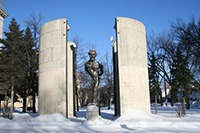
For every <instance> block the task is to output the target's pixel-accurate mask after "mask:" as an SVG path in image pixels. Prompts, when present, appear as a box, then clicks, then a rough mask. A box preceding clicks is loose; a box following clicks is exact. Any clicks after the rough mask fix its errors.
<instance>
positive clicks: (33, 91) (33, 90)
mask: <svg viewBox="0 0 200 133" xmlns="http://www.w3.org/2000/svg"><path fill="white" fill-rule="evenodd" d="M35 75H36V74H35V73H33V79H32V96H33V110H32V111H33V113H36V109H35V89H36V88H35V81H34V79H35Z"/></svg>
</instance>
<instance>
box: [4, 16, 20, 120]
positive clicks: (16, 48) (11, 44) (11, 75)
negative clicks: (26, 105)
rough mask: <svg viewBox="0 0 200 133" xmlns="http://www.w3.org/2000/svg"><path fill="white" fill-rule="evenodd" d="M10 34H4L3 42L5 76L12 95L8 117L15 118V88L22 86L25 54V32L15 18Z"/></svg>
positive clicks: (5, 83)
mask: <svg viewBox="0 0 200 133" xmlns="http://www.w3.org/2000/svg"><path fill="white" fill-rule="evenodd" d="M8 28H9V32H4V33H5V36H6V39H3V40H1V43H2V44H3V46H4V47H3V51H2V54H3V61H2V64H3V66H4V67H2V68H3V69H4V74H5V75H6V80H5V82H4V85H5V86H6V87H7V88H9V90H10V93H11V94H10V95H11V109H10V113H9V115H8V117H9V118H12V117H13V106H14V92H15V87H16V86H18V85H19V84H20V82H19V79H20V78H21V77H22V73H23V68H21V66H22V64H23V63H22V61H21V59H22V58H23V54H22V52H21V51H20V49H21V43H22V35H23V30H20V25H18V24H17V22H16V20H15V19H14V18H13V19H12V20H11V22H10V24H9V27H8Z"/></svg>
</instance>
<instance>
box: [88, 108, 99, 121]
mask: <svg viewBox="0 0 200 133" xmlns="http://www.w3.org/2000/svg"><path fill="white" fill-rule="evenodd" d="M86 119H87V120H89V121H95V120H99V107H97V106H96V105H87V111H86Z"/></svg>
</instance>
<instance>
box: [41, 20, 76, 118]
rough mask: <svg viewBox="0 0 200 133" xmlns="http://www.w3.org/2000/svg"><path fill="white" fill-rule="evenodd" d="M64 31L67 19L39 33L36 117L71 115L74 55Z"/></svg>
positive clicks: (45, 26) (58, 21)
mask: <svg viewBox="0 0 200 133" xmlns="http://www.w3.org/2000/svg"><path fill="white" fill-rule="evenodd" d="M67 27H68V25H67V20H66V19H58V20H54V21H50V22H47V23H46V24H44V25H43V26H42V27H41V29H40V54H39V99H38V100H39V111H38V113H39V115H41V114H53V113H61V114H63V115H64V116H65V117H68V116H73V115H74V101H73V96H74V95H73V90H72V89H73V67H72V66H73V59H72V58H73V55H72V50H71V47H70V46H71V45H72V43H67V30H68V29H67Z"/></svg>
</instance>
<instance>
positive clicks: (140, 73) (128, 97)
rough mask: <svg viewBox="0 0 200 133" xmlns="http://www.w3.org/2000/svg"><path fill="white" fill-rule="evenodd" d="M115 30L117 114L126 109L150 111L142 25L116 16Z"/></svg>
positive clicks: (144, 37) (144, 38) (144, 36)
mask: <svg viewBox="0 0 200 133" xmlns="http://www.w3.org/2000/svg"><path fill="white" fill-rule="evenodd" d="M115 29H116V37H117V41H116V48H115V54H116V55H117V57H116V58H117V59H118V60H117V61H116V62H117V63H118V64H117V65H118V67H117V69H118V74H119V76H118V83H119V95H120V99H119V101H120V103H119V106H120V115H122V114H123V113H124V111H125V110H127V109H138V110H142V111H145V112H149V113H150V98H149V83H148V68H147V49H146V33H145V26H144V25H143V24H142V23H141V22H139V21H137V20H134V19H130V18H123V17H117V18H116V23H115Z"/></svg>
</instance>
